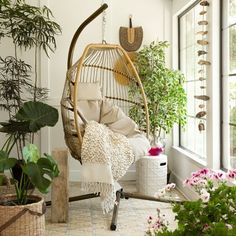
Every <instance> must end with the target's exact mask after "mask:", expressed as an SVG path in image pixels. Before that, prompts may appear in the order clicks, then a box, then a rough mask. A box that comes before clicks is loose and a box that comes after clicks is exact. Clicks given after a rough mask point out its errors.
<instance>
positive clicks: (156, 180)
mask: <svg viewBox="0 0 236 236" xmlns="http://www.w3.org/2000/svg"><path fill="white" fill-rule="evenodd" d="M136 173H137V189H138V191H139V193H141V194H144V195H149V196H153V195H154V194H155V193H156V192H157V190H158V189H161V188H163V187H165V185H166V184H167V156H166V155H159V156H144V157H142V158H140V159H139V160H138V161H137V162H136Z"/></svg>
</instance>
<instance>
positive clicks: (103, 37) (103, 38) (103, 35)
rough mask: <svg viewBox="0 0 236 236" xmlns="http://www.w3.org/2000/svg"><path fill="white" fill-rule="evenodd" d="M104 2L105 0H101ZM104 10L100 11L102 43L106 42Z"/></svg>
mask: <svg viewBox="0 0 236 236" xmlns="http://www.w3.org/2000/svg"><path fill="white" fill-rule="evenodd" d="M104 3H105V0H102V4H104ZM106 23H107V22H106V11H103V13H102V43H106Z"/></svg>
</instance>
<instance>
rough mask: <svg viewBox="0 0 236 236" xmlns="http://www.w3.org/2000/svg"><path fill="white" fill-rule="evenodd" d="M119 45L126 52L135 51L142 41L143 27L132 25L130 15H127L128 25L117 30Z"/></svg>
mask: <svg viewBox="0 0 236 236" xmlns="http://www.w3.org/2000/svg"><path fill="white" fill-rule="evenodd" d="M119 39H120V45H121V47H122V48H124V49H125V50H126V51H127V52H133V51H137V50H138V49H139V48H140V46H141V44H142V41H143V28H142V27H141V26H139V27H133V25H132V15H130V16H129V27H120V30H119Z"/></svg>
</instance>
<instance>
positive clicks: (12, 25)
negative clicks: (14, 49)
mask: <svg viewBox="0 0 236 236" xmlns="http://www.w3.org/2000/svg"><path fill="white" fill-rule="evenodd" d="M13 2H14V3H13ZM0 3H1V8H0V20H1V21H0V32H1V35H4V37H10V38H12V40H13V43H14V44H15V45H16V46H19V47H20V48H25V49H31V48H32V47H34V46H36V47H39V48H42V49H43V50H44V51H45V53H46V54H47V55H48V50H51V51H53V50H54V49H55V48H56V40H55V37H54V36H55V35H56V34H58V33H60V32H61V28H60V26H59V25H58V24H57V23H56V22H54V21H52V20H51V19H50V18H51V17H52V12H51V11H50V9H49V8H47V7H46V6H43V7H42V8H40V7H36V6H31V5H28V4H26V3H25V1H24V0H18V1H10V0H2V1H1V2H0Z"/></svg>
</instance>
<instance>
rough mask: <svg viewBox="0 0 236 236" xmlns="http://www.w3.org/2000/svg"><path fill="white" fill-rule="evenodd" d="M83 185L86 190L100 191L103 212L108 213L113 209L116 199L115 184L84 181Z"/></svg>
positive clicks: (96, 192)
mask: <svg viewBox="0 0 236 236" xmlns="http://www.w3.org/2000/svg"><path fill="white" fill-rule="evenodd" d="M81 187H82V190H83V191H85V192H90V193H91V192H92V193H95V194H99V193H100V198H101V206H102V209H103V213H108V212H109V211H111V210H112V209H113V207H114V204H115V200H116V193H115V187H114V185H112V184H107V183H99V182H96V183H94V182H82V183H81Z"/></svg>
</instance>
